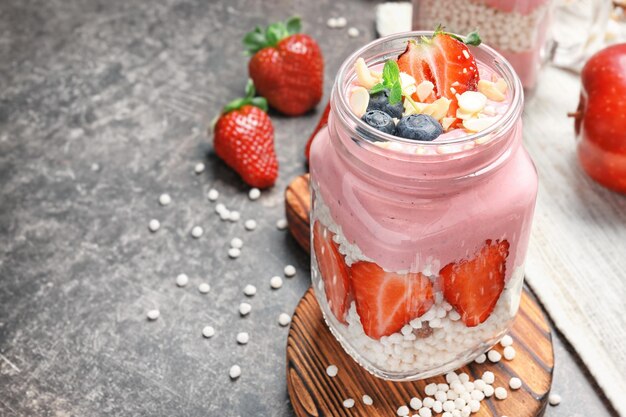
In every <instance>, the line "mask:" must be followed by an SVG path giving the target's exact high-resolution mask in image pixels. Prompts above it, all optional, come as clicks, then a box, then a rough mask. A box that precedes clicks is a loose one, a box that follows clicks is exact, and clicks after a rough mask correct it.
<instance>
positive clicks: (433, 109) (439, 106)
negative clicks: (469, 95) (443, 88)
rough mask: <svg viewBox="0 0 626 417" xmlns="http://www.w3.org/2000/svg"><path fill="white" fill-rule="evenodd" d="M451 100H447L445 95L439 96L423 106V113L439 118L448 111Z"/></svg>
mask: <svg viewBox="0 0 626 417" xmlns="http://www.w3.org/2000/svg"><path fill="white" fill-rule="evenodd" d="M451 101H452V100H449V99H447V98H445V97H440V98H438V99H437V100H435V101H433V102H432V103H430V104H428V105H427V106H426V107H425V108H424V114H428V115H429V116H432V117H433V118H434V119H437V120H441V119H442V118H444V117H445V115H446V114H447V113H448V109H449V108H450V102H451Z"/></svg>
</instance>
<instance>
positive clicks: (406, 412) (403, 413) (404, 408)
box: [396, 405, 409, 417]
mask: <svg viewBox="0 0 626 417" xmlns="http://www.w3.org/2000/svg"><path fill="white" fill-rule="evenodd" d="M396 414H397V415H399V416H401V417H404V416H408V415H409V407H407V406H406V405H403V406H401V407H399V408H398V411H396Z"/></svg>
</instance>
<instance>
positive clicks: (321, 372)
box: [285, 176, 554, 417]
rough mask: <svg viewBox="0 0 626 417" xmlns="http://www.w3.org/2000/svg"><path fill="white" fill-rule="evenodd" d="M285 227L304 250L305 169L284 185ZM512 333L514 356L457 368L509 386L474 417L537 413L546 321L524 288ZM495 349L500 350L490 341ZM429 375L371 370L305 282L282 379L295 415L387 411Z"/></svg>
mask: <svg viewBox="0 0 626 417" xmlns="http://www.w3.org/2000/svg"><path fill="white" fill-rule="evenodd" d="M285 194H286V195H285V197H286V198H285V202H286V205H287V213H288V220H289V230H290V231H291V233H292V234H293V235H294V237H295V239H296V240H297V241H298V242H299V243H300V244H301V245H302V246H303V248H305V249H307V250H308V246H309V235H308V233H309V232H308V226H309V223H308V207H310V203H309V200H310V193H309V187H308V176H301V177H298V178H296V179H295V180H294V181H293V182H292V183H291V184H290V185H289V187H288V188H287V190H286V192H285ZM509 334H510V335H511V336H512V337H513V339H514V347H515V349H516V352H517V355H516V357H515V359H514V360H512V361H506V360H504V359H503V360H502V361H500V362H499V363H497V364H493V363H485V364H480V365H479V364H476V363H471V364H470V365H468V366H466V367H463V368H461V369H460V370H459V371H458V372H466V373H467V374H469V375H470V376H471V378H472V379H475V378H479V377H480V376H481V375H482V374H483V372H485V371H488V370H489V371H492V372H493V373H494V374H495V377H496V381H495V383H494V387H498V386H503V387H506V388H507V391H509V396H508V398H507V399H506V400H504V401H501V400H497V399H495V397H492V398H490V399H485V400H484V401H482V402H481V409H480V411H479V412H478V413H476V414H473V415H474V416H477V417H492V416H493V417H500V416H503V415H506V416H515V417H535V416H541V415H543V412H544V410H545V407H546V404H547V397H548V393H549V391H550V386H551V384H552V371H553V368H554V353H553V349H552V337H551V334H550V326H549V325H548V323H547V321H546V318H545V316H544V314H543V312H542V311H541V308H540V307H539V305H538V304H537V302H536V301H535V300H534V298H533V297H532V295H530V293H529V292H528V291H527V290H524V292H523V295H522V300H521V303H520V310H519V313H518V315H517V317H516V319H515V322H514V323H513V327H512V329H511V332H510V333H509ZM495 349H497V350H499V351H500V352H501V353H502V348H501V347H500V346H499V345H498V346H497V347H496V348H495ZM329 365H336V366H337V367H338V368H339V374H338V375H337V376H336V377H334V378H330V377H328V376H327V375H326V368H327V367H328V366H329ZM513 376H517V377H519V378H520V379H521V380H522V382H523V386H522V388H521V389H519V390H516V391H513V390H510V389H509V388H508V384H509V380H510V379H511V377H513ZM431 382H437V383H440V382H445V379H444V378H443V376H439V377H434V378H428V379H426V380H421V381H411V382H391V381H385V380H383V379H380V378H377V377H374V376H373V375H371V374H369V373H368V372H367V371H366V370H365V369H363V368H362V367H360V366H359V365H358V364H357V363H356V362H355V361H354V360H353V359H352V358H351V357H350V356H349V355H348V354H347V353H346V352H345V351H344V350H343V348H342V347H341V345H340V344H339V342H337V340H336V339H335V337H334V336H333V335H332V334H331V332H330V330H329V329H328V327H327V326H326V324H325V322H324V319H323V317H322V312H321V310H320V307H319V305H318V303H317V300H316V299H315V295H314V294H313V290H312V289H309V290H308V291H307V292H306V294H305V295H304V297H303V298H302V300H301V301H300V303H299V304H298V306H297V307H296V310H295V313H294V316H293V320H292V324H291V328H290V331H289V336H288V339H287V386H288V391H289V397H290V399H291V403H292V405H293V408H294V410H295V412H296V415H298V416H299V417H304V416H319V417H322V416H390V415H395V412H396V410H397V409H398V407H399V406H401V405H408V402H409V400H410V399H411V398H412V397H414V396H418V397H420V398H423V397H425V392H424V387H425V386H426V385H427V384H429V383H431ZM365 394H367V395H369V396H370V397H372V399H373V400H374V404H373V405H372V406H366V405H364V404H363V402H362V400H361V398H362V396H363V395H365ZM347 398H353V399H354V400H355V402H356V405H355V406H354V407H353V408H351V409H346V408H344V407H343V404H342V403H343V401H344V400H345V399H347Z"/></svg>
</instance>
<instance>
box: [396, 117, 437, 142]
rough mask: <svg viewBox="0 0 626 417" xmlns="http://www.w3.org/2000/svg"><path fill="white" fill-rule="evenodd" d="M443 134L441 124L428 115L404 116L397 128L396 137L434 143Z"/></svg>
mask: <svg viewBox="0 0 626 417" xmlns="http://www.w3.org/2000/svg"><path fill="white" fill-rule="evenodd" d="M442 133H443V127H442V126H441V124H440V123H439V122H438V121H437V120H435V119H434V118H433V117H432V116H429V115H427V114H411V115H409V116H404V117H403V118H402V119H400V121H399V122H398V125H397V126H396V136H400V137H402V138H407V139H413V140H424V141H432V140H435V139H437V138H438V137H439V135H441V134H442Z"/></svg>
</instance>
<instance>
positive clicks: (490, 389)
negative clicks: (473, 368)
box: [483, 385, 495, 398]
mask: <svg viewBox="0 0 626 417" xmlns="http://www.w3.org/2000/svg"><path fill="white" fill-rule="evenodd" d="M494 391H495V390H494V389H493V387H492V386H491V385H485V389H484V390H483V393H484V394H485V397H487V398H489V397H491V396H492V395H493V392H494Z"/></svg>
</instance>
